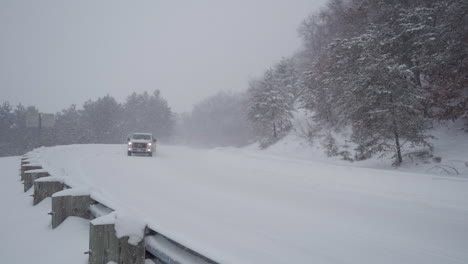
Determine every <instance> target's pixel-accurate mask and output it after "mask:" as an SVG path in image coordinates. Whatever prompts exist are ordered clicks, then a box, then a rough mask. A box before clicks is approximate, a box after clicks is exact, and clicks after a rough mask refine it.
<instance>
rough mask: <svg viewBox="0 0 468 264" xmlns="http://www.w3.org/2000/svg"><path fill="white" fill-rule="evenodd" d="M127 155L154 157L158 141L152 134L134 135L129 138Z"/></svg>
mask: <svg viewBox="0 0 468 264" xmlns="http://www.w3.org/2000/svg"><path fill="white" fill-rule="evenodd" d="M127 141H128V142H127V155H128V156H131V155H132V154H145V155H148V156H153V152H154V149H155V145H156V139H155V138H153V134H151V133H132V134H131V135H129V137H128V138H127Z"/></svg>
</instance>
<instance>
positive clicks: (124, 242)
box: [89, 214, 146, 264]
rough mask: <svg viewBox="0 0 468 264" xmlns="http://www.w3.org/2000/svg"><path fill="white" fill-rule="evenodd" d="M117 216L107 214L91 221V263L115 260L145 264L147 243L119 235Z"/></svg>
mask: <svg viewBox="0 0 468 264" xmlns="http://www.w3.org/2000/svg"><path fill="white" fill-rule="evenodd" d="M114 221H115V218H113V217H112V214H111V215H106V216H103V217H100V218H96V219H94V220H92V221H91V222H90V229H89V230H90V232H89V264H101V263H108V262H110V261H114V262H116V263H119V264H144V263H145V254H146V250H145V243H144V240H142V241H140V242H139V243H138V244H137V245H132V244H131V243H129V241H128V240H129V237H128V236H124V237H121V238H118V237H117V234H116V231H115V224H114Z"/></svg>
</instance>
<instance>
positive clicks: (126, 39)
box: [0, 0, 325, 112]
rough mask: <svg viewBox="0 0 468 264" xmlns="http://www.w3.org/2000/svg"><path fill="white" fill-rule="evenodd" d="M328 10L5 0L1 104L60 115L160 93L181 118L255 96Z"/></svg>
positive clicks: (309, 4)
mask: <svg viewBox="0 0 468 264" xmlns="http://www.w3.org/2000/svg"><path fill="white" fill-rule="evenodd" d="M324 2H325V0H316V1H314V0H230V1H227V0H224V1H223V0H185V1H180V0H179V1H177V0H165V1H163V0H141V1H133V0H132V1H130V0H127V1H120V0H79V1H75V0H73V1H72V0H41V1H38V0H0V37H1V39H0V103H2V102H3V101H10V103H11V104H17V103H19V102H22V103H23V104H25V105H36V106H37V107H39V109H40V110H41V111H42V112H56V111H59V110H61V109H63V108H66V107H68V106H69V105H71V104H77V105H78V106H79V107H81V105H82V103H83V102H84V101H86V100H87V99H93V100H94V99H96V98H98V97H100V96H104V95H106V94H111V95H112V96H114V97H115V98H116V99H117V100H119V101H121V102H123V101H124V100H125V98H126V96H127V95H129V94H130V93H132V92H133V91H136V92H142V91H145V90H146V91H153V90H155V89H159V90H161V92H162V95H163V97H165V98H166V99H167V100H168V101H169V105H170V106H171V107H172V109H173V110H174V111H176V112H182V111H190V110H191V108H192V106H193V104H194V103H196V102H198V101H200V100H201V99H203V98H205V97H207V96H209V95H212V94H214V93H216V92H217V91H219V90H231V91H240V90H245V89H246V87H247V82H248V80H249V79H250V78H252V77H255V76H259V75H261V74H262V72H263V71H264V70H265V69H266V68H267V67H269V66H271V65H272V64H273V63H275V62H277V61H279V60H280V59H281V57H284V56H289V55H291V54H292V53H293V52H294V51H295V50H296V49H297V48H298V47H299V44H300V40H299V38H298V34H297V30H296V29H297V27H298V26H299V24H300V23H301V21H302V20H303V19H304V18H305V17H306V16H307V15H308V14H309V13H311V12H312V11H313V10H317V9H318V8H319V7H320V6H322V5H323V4H324Z"/></svg>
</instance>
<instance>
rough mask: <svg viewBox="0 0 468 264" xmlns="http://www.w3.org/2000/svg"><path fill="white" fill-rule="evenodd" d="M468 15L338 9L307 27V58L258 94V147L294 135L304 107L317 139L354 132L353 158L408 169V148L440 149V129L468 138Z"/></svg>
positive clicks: (252, 111)
mask: <svg viewBox="0 0 468 264" xmlns="http://www.w3.org/2000/svg"><path fill="white" fill-rule="evenodd" d="M467 14H468V2H467V1H465V0H414V1H407V0H348V1H345V0H329V1H328V2H327V5H326V7H325V8H324V9H322V10H321V11H320V12H318V13H314V14H311V15H310V16H309V17H308V18H306V19H305V20H304V22H303V23H302V25H301V26H300V28H299V30H298V31H299V34H300V36H301V37H302V48H301V50H300V51H298V52H297V53H296V54H294V55H293V56H292V57H291V58H287V59H283V60H282V61H280V62H279V63H277V64H276V65H274V66H272V67H271V68H270V69H268V70H266V71H265V74H264V75H263V76H262V77H261V78H259V79H258V80H255V81H252V82H251V84H250V85H249V89H248V111H247V117H248V119H249V120H250V121H251V122H252V123H253V124H254V128H255V132H256V136H257V139H258V140H259V141H260V142H261V143H262V145H263V146H268V145H269V144H272V143H273V142H275V141H277V140H278V139H279V138H281V137H282V136H283V135H285V134H287V133H288V132H289V131H290V130H291V128H292V125H291V120H292V117H293V113H294V111H295V110H296V109H298V108H301V109H303V110H305V111H307V112H309V113H310V116H311V117H310V119H311V122H312V123H314V124H315V127H311V128H310V131H309V134H313V132H314V130H316V129H317V127H321V128H329V129H330V130H334V131H336V130H340V129H344V128H346V127H350V128H351V130H352V133H351V135H350V138H349V140H350V141H351V142H353V143H354V144H355V145H356V148H355V149H354V158H353V159H356V160H362V159H366V158H369V157H371V156H373V155H374V154H376V153H381V154H382V153H383V154H388V153H393V155H394V157H395V165H399V164H400V163H401V162H402V160H403V157H402V155H403V154H402V148H403V146H405V145H406V146H421V147H425V148H427V149H429V150H430V149H431V146H430V144H429V141H428V139H429V138H430V137H431V135H429V134H428V130H429V128H430V127H431V124H432V122H433V121H434V120H456V119H464V120H465V124H466V128H467V130H468V44H467V43H468V15H467ZM330 136H331V134H329V135H328V136H327V137H326V139H325V140H326V141H328V143H330V142H333V140H332V139H330ZM335 147H336V146H335ZM347 152H348V151H347ZM334 153H335V154H336V153H338V152H337V151H334ZM346 155H347V156H348V157H347V158H348V159H349V152H348V153H347V154H346Z"/></svg>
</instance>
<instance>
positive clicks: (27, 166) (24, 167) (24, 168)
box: [21, 163, 42, 180]
mask: <svg viewBox="0 0 468 264" xmlns="http://www.w3.org/2000/svg"><path fill="white" fill-rule="evenodd" d="M39 169H42V166H41V165H40V164H34V163H28V164H23V165H21V180H24V173H25V172H26V171H29V170H39Z"/></svg>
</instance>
